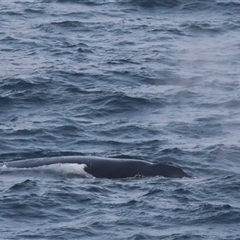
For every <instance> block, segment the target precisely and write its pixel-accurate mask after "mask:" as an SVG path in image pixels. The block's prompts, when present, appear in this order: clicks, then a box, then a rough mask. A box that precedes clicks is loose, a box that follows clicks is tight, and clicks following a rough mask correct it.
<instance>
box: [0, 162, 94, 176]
mask: <svg viewBox="0 0 240 240" xmlns="http://www.w3.org/2000/svg"><path fill="white" fill-rule="evenodd" d="M85 166H86V165H85V164H77V163H55V164H51V165H44V166H40V167H33V168H10V167H6V165H3V166H2V167H1V170H2V171H9V170H10V171H23V170H24V171H37V172H44V173H56V174H61V175H76V176H79V177H83V178H89V177H92V176H91V175H90V174H88V173H87V172H85V171H84V168H85Z"/></svg>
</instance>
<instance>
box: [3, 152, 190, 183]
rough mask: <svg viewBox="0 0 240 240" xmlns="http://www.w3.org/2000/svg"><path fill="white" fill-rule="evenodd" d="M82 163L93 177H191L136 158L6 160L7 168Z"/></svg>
mask: <svg viewBox="0 0 240 240" xmlns="http://www.w3.org/2000/svg"><path fill="white" fill-rule="evenodd" d="M66 163H67V164H84V171H85V172H87V173H88V174H90V175H92V176H93V177H95V178H108V179H118V178H134V177H155V176H161V177H170V178H184V177H186V178H192V176H190V175H188V174H187V173H186V172H184V171H183V170H182V169H181V168H180V167H177V166H173V165H168V164H163V163H152V162H148V161H144V160H137V159H118V158H104V157H91V156H89V157H88V156H57V157H44V158H32V159H25V160H16V161H13V160H12V161H7V162H3V163H1V165H0V166H2V167H3V166H4V167H8V168H36V167H41V166H47V165H52V164H66Z"/></svg>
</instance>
